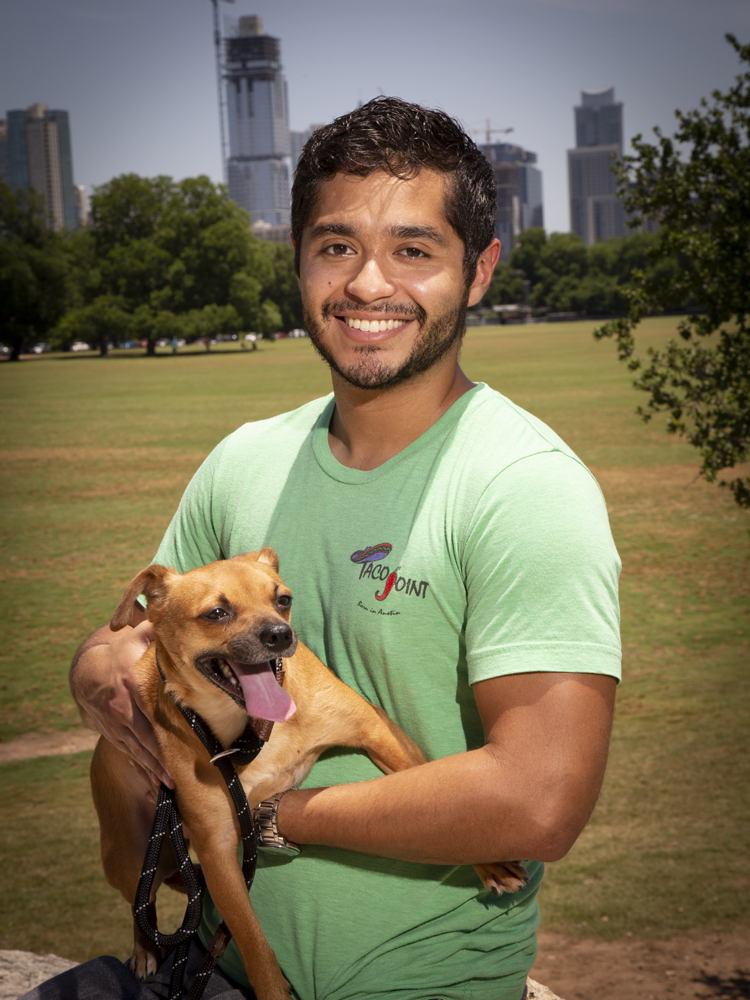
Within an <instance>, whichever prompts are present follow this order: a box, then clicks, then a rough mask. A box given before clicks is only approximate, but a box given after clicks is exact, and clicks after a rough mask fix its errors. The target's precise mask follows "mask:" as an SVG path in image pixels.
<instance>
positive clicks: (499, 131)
mask: <svg viewBox="0 0 750 1000" xmlns="http://www.w3.org/2000/svg"><path fill="white" fill-rule="evenodd" d="M214 2H215V0H214ZM485 120H486V123H487V124H486V126H485V128H475V129H472V130H471V134H472V135H484V137H485V141H486V142H485V147H484V155H485V156H486V157H487V159H488V160H489V161H490V162H492V156H491V147H492V138H491V137H492V136H493V135H507V134H508V132H512V131H513V129H512V128H491V126H490V120H489V118H487V119H485Z"/></svg>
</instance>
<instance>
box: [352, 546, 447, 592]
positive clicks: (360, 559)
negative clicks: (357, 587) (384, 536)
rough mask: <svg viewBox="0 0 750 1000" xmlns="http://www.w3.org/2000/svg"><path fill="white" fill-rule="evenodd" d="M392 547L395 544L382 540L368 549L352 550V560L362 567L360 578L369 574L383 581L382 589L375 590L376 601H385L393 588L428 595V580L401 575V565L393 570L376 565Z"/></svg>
mask: <svg viewBox="0 0 750 1000" xmlns="http://www.w3.org/2000/svg"><path fill="white" fill-rule="evenodd" d="M392 548H393V546H392V545H390V544H389V543H388V542H381V543H380V545H371V546H370V547H369V548H368V549H358V550H357V551H356V552H352V555H351V560H352V562H353V563H356V564H357V565H358V566H360V567H361V568H360V571H359V579H360V580H362V579H363V578H364V577H368V576H369V577H372V579H373V580H379V581H381V582H382V583H383V587H382V589H380V590H377V589H376V591H375V600H376V601H384V600H385V599H386V597H387V596H388V595H389V594H390V592H391V591H392V590H395V591H396V593H404V594H406V595H407V596H414V597H422V598H424V597H426V596H427V588H428V587H429V584H428V582H427V580H414V579H412V578H411V577H406V576H400V575H399V572H398V571H399V569H400V567H399V566H397V567H396V569H395V570H393V571H391V568H390V566H386V565H385V564H383V565H376V563H379V562H380V561H381V560H382V559H385V558H386V556H388V555H389V553H390V551H391V549H392Z"/></svg>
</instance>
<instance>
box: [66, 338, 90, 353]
mask: <svg viewBox="0 0 750 1000" xmlns="http://www.w3.org/2000/svg"><path fill="white" fill-rule="evenodd" d="M70 349H71V351H90V350H91V348H90V347H89V345H88V344H84V342H83V341H82V340H77V341H76V342H75V344H71V345H70Z"/></svg>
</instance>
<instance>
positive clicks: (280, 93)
mask: <svg viewBox="0 0 750 1000" xmlns="http://www.w3.org/2000/svg"><path fill="white" fill-rule="evenodd" d="M223 77H224V81H225V86H226V106H227V124H228V131H229V159H228V161H227V180H228V183H229V192H230V194H231V196H232V198H234V200H235V201H236V202H237V203H238V204H239V205H241V206H242V207H243V208H246V209H247V210H248V212H249V213H250V217H251V223H252V224H253V227H254V228H257V231H258V235H260V236H264V237H265V238H269V236H270V238H274V235H275V234H274V231H283V232H284V234H287V233H288V232H289V224H290V190H291V151H292V150H291V140H290V136H289V103H288V98H287V86H286V80H285V79H284V76H283V74H282V68H281V46H280V43H279V39H278V38H272V37H271V36H270V35H264V34H263V22H262V20H261V18H260V17H257V16H252V17H241V18H240V19H239V24H238V27H237V30H236V33H235V34H234V35H233V36H232V37H230V38H226V39H225V40H224V67H223ZM285 238H287V237H286V235H285Z"/></svg>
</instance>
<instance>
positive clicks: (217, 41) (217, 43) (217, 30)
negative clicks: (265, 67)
mask: <svg viewBox="0 0 750 1000" xmlns="http://www.w3.org/2000/svg"><path fill="white" fill-rule="evenodd" d="M224 2H225V3H234V0H224ZM211 3H212V4H213V8H214V49H215V50H216V85H217V87H218V90H219V134H220V136H221V140H220V141H221V177H222V180H223V181H224V183H225V184H226V183H227V140H226V135H225V132H224V119H225V117H226V111H225V107H226V105H225V102H224V88H223V87H222V85H221V82H222V81H221V77H222V53H221V25H220V23H219V0H211Z"/></svg>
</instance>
